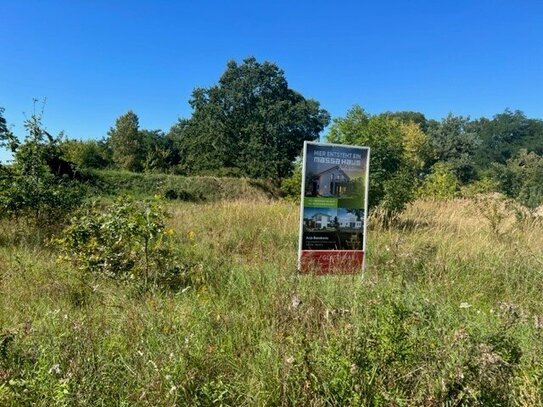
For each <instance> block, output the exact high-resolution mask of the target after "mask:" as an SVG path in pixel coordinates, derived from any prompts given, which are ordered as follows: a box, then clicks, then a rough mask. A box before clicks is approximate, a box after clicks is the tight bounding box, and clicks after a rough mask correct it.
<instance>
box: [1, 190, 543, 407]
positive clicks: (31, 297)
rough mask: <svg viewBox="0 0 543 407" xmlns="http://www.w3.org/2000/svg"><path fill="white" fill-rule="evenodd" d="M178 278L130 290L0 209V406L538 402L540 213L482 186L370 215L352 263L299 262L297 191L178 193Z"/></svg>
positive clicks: (542, 376)
mask: <svg viewBox="0 0 543 407" xmlns="http://www.w3.org/2000/svg"><path fill="white" fill-rule="evenodd" d="M169 210H170V212H171V214H172V218H171V219H170V226H171V227H172V228H173V229H174V230H175V236H176V242H178V245H177V246H178V250H179V254H180V258H181V259H182V262H183V269H184V272H185V273H186V274H187V276H188V278H187V285H186V286H185V287H183V288H181V289H178V290H175V291H171V290H170V291H169V290H163V291H151V292H145V291H141V290H139V289H138V288H137V287H136V286H135V285H134V284H132V283H131V282H130V281H128V282H118V281H114V280H111V279H108V278H106V277H100V276H93V275H86V274H83V273H82V272H81V271H78V270H75V269H73V268H72V267H71V266H69V264H68V263H66V262H62V261H60V260H59V259H58V253H57V252H56V249H55V247H54V245H51V244H49V243H48V238H45V237H44V235H46V233H45V232H43V231H40V233H38V232H37V231H35V230H33V229H30V228H27V227H25V225H24V223H16V222H4V223H2V224H1V225H0V405H2V406H4V405H6V406H10V405H37V406H57V405H58V406H63V405H89V406H97V405H107V406H113V405H115V406H117V405H126V406H128V405H130V406H132V405H136V406H156V405H161V406H162V405H163V406H174V405H179V406H184V405H223V406H226V405H232V406H239V405H247V406H253V405H285V406H289V405H299V406H324V405H327V406H329V405H338V406H345V405H360V406H414V405H415V406H441V405H449V406H453V405H492V406H536V405H542V404H543V403H542V397H543V364H542V363H543V360H542V355H543V353H542V350H543V340H542V339H543V331H542V330H543V307H542V305H543V298H542V296H541V293H542V292H543V253H542V250H543V249H542V248H543V225H542V224H541V223H540V222H539V221H538V220H537V219H533V218H530V217H524V218H523V217H519V218H518V219H517V218H515V216H514V214H513V213H512V212H510V211H509V210H507V209H505V208H502V207H501V206H499V205H494V204H491V201H487V202H485V203H484V204H480V203H479V204H478V203H476V202H474V201H468V200H457V201H445V202H416V203H415V204H414V205H412V206H411V207H410V208H409V209H408V210H407V212H406V213H405V214H404V215H403V216H402V217H401V219H399V220H397V221H396V222H394V223H393V225H392V226H389V227H386V228H385V227H384V226H382V225H381V224H380V222H379V221H378V219H375V218H374V219H372V222H371V227H370V229H369V231H368V233H369V235H368V249H369V253H368V267H367V270H366V273H365V275H364V276H363V277H360V276H341V277H339V276H328V277H313V276H301V277H297V276H296V275H295V264H296V250H297V240H298V236H297V233H298V213H299V212H298V207H297V206H296V205H295V204H291V203H288V202H277V201H273V202H272V201H266V200H259V201H234V202H216V203H208V204H205V203H175V204H171V205H170V207H169Z"/></svg>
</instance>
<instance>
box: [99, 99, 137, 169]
mask: <svg viewBox="0 0 543 407" xmlns="http://www.w3.org/2000/svg"><path fill="white" fill-rule="evenodd" d="M107 142H108V144H109V146H110V147H111V150H112V152H113V162H114V163H115V164H116V165H117V166H118V167H119V168H122V169H125V170H129V171H141V170H142V169H143V160H144V146H143V139H142V135H141V133H140V131H139V118H138V116H137V115H136V114H135V113H134V112H133V111H132V110H129V111H128V112H127V113H125V114H124V115H122V116H120V117H119V118H117V120H116V121H115V127H112V128H111V129H110V130H109V132H108V139H107Z"/></svg>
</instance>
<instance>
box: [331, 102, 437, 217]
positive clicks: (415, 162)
mask: <svg viewBox="0 0 543 407" xmlns="http://www.w3.org/2000/svg"><path fill="white" fill-rule="evenodd" d="M327 140H328V141H329V142H332V143H340V144H353V145H362V146H369V147H370V148H371V163H370V165H371V168H370V173H371V176H370V186H369V188H370V189H369V202H368V204H369V206H370V208H371V207H375V206H378V205H379V206H381V207H382V208H383V209H384V210H385V211H386V212H389V213H393V212H396V211H399V210H401V209H403V207H404V206H405V204H406V203H407V202H409V201H410V200H411V199H412V197H413V192H414V189H415V187H416V186H417V184H418V182H419V179H418V177H419V175H420V169H421V167H423V166H424V162H425V158H424V155H425V149H426V145H427V140H426V136H425V134H424V133H423V132H422V130H421V129H420V127H419V126H418V125H417V124H415V123H413V122H400V121H398V120H397V119H395V118H392V117H390V116H387V115H379V116H371V115H370V114H368V113H366V112H365V111H364V109H362V108H361V107H360V106H353V108H351V109H350V110H349V111H348V112H347V114H346V116H345V117H340V118H337V119H335V120H334V121H333V123H332V126H331V127H330V131H329V132H328V135H327Z"/></svg>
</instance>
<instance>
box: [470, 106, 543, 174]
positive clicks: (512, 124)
mask: <svg viewBox="0 0 543 407" xmlns="http://www.w3.org/2000/svg"><path fill="white" fill-rule="evenodd" d="M470 126H471V129H472V131H474V132H476V133H477V134H478V136H479V139H480V140H481V143H480V145H479V147H478V148H477V151H476V157H475V159H476V162H477V165H478V167H479V168H481V169H484V168H487V167H488V166H489V165H490V164H491V163H493V162H497V163H502V164H505V162H506V161H507V160H508V159H510V158H512V157H513V156H515V155H516V154H517V153H518V152H519V151H520V150H521V149H527V150H528V151H534V152H536V153H537V154H543V121H542V120H536V119H529V118H527V117H526V115H525V114H524V113H522V112H521V111H519V110H515V111H511V110H509V109H506V110H505V111H504V112H503V113H500V114H497V115H495V116H494V117H493V118H492V119H491V120H489V119H486V118H481V119H479V120H476V121H473V122H472V123H471V124H470Z"/></svg>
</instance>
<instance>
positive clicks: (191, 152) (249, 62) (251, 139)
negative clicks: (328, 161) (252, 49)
mask: <svg viewBox="0 0 543 407" xmlns="http://www.w3.org/2000/svg"><path fill="white" fill-rule="evenodd" d="M190 105H191V106H192V108H193V114H192V117H191V118H190V119H188V120H180V121H179V122H178V123H177V124H176V125H175V126H174V127H173V128H172V130H171V134H172V137H173V138H174V139H175V140H176V144H177V146H178V148H179V153H180V157H181V166H182V169H183V170H184V171H186V172H187V173H199V172H200V173H201V172H206V171H207V172H213V171H219V170H224V169H231V170H232V171H234V172H238V173H240V174H241V175H245V176H249V177H255V178H283V177H285V176H287V175H288V174H289V173H290V172H291V170H292V167H293V161H294V159H295V157H296V156H297V155H298V154H299V152H300V149H301V147H302V144H303V141H304V140H315V139H317V138H318V135H319V133H320V132H321V131H322V130H323V129H324V127H325V126H326V125H327V124H328V123H329V120H330V117H329V114H328V112H326V111H325V110H324V109H321V108H320V105H319V103H318V102H317V101H315V100H312V99H306V98H304V97H303V96H302V95H301V94H300V93H298V92H296V91H294V90H292V89H290V88H289V86H288V83H287V80H286V78H285V74H284V72H283V71H282V70H281V69H280V68H279V67H278V66H277V65H275V64H273V63H271V62H263V63H260V62H257V60H256V59H255V58H248V59H245V60H244V61H243V63H241V64H238V63H236V62H235V61H230V62H228V64H227V67H226V71H225V72H224V73H223V74H222V76H221V77H220V79H219V82H218V83H217V84H216V85H214V86H211V87H209V88H205V89H204V88H197V89H195V90H194V92H193V94H192V98H191V100H190Z"/></svg>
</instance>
